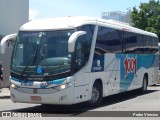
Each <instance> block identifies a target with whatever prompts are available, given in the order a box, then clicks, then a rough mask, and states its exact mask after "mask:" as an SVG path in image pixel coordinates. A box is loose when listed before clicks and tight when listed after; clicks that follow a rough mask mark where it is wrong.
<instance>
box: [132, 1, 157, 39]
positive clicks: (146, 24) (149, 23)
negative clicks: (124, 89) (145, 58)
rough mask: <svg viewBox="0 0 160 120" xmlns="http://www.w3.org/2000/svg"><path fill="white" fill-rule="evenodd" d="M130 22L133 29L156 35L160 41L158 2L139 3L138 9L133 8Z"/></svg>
mask: <svg viewBox="0 0 160 120" xmlns="http://www.w3.org/2000/svg"><path fill="white" fill-rule="evenodd" d="M131 22H132V24H133V26H134V27H137V28H140V29H143V30H146V31H149V32H153V33H156V34H157V35H158V37H159V41H160V1H159V0H158V1H156V0H150V1H149V3H141V4H140V6H139V9H137V8H136V7H133V10H132V11H131Z"/></svg>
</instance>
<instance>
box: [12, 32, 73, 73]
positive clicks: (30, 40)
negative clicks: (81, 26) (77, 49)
mask: <svg viewBox="0 0 160 120" xmlns="http://www.w3.org/2000/svg"><path fill="white" fill-rule="evenodd" d="M74 32H75V30H61V31H46V32H24V31H21V32H19V34H18V37H17V41H16V43H15V47H14V50H13V56H12V61H11V71H14V73H18V74H20V75H25V76H26V75H45V76H46V75H54V74H60V73H65V72H69V71H70V69H71V58H72V55H71V54H69V53H68V40H69V37H70V36H71V35H72V34H73V33H74Z"/></svg>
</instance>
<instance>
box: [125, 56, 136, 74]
mask: <svg viewBox="0 0 160 120" xmlns="http://www.w3.org/2000/svg"><path fill="white" fill-rule="evenodd" d="M136 58H137V57H135V58H130V57H126V58H125V60H124V68H125V77H127V75H128V74H129V73H133V74H134V75H135V74H136V72H137V59H136Z"/></svg>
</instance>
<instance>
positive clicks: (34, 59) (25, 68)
mask: <svg viewBox="0 0 160 120" xmlns="http://www.w3.org/2000/svg"><path fill="white" fill-rule="evenodd" d="M38 48H39V46H37V48H36V51H35V54H34V55H33V56H32V57H31V59H30V60H29V61H28V63H27V65H26V66H25V67H24V69H23V71H22V72H21V76H23V74H24V73H25V71H26V70H27V68H28V66H29V65H30V63H31V61H32V59H33V65H34V64H35V62H36V59H37V54H38Z"/></svg>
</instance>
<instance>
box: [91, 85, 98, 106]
mask: <svg viewBox="0 0 160 120" xmlns="http://www.w3.org/2000/svg"><path fill="white" fill-rule="evenodd" d="M98 99H99V91H98V89H97V88H95V87H94V88H93V90H92V95H91V100H90V102H91V103H95V102H97V101H98Z"/></svg>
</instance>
